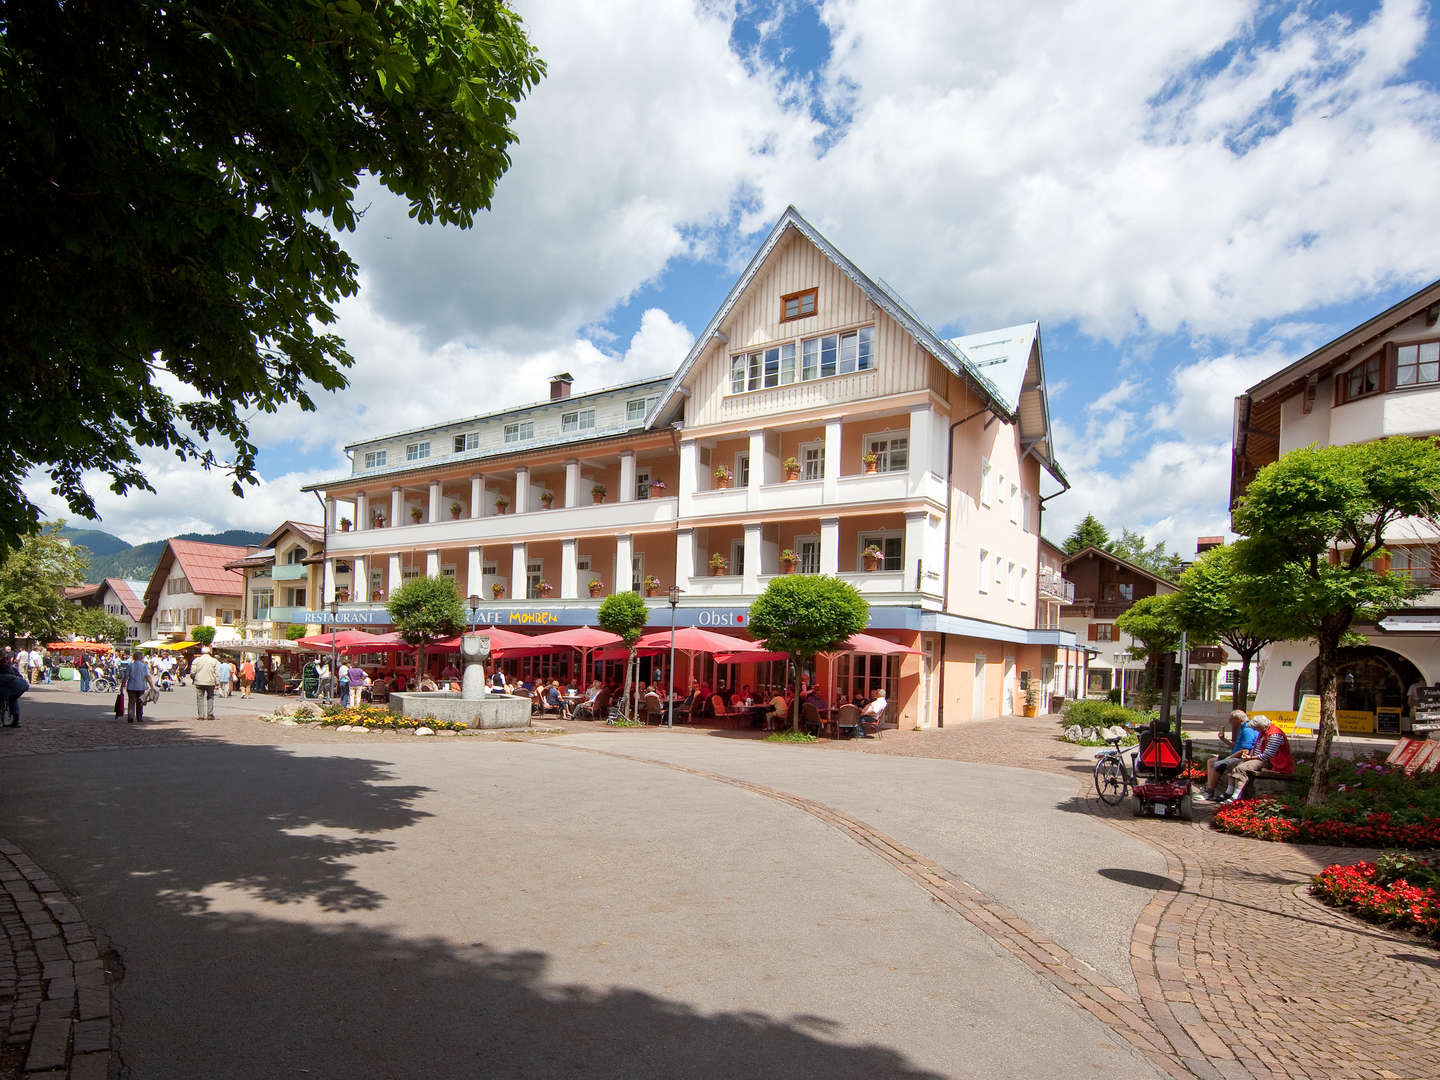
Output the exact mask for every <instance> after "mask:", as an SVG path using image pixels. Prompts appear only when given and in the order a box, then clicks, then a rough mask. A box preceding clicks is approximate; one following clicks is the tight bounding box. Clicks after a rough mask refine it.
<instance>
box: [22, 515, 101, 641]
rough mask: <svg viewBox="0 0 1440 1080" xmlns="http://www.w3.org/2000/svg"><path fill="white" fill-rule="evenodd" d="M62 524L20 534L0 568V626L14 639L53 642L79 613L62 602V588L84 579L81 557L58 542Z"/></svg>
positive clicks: (86, 563) (86, 564) (85, 561)
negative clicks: (15, 544)
mask: <svg viewBox="0 0 1440 1080" xmlns="http://www.w3.org/2000/svg"><path fill="white" fill-rule="evenodd" d="M64 525H65V523H64V522H63V521H57V522H54V523H52V524H51V525H49V526H47V527H46V528H45V529H44V531H42V532H37V533H32V534H31V535H29V536H26V537H25V538H24V539H23V540H22V541H21V543H20V546H19V547H17V548H15V549H14V550H13V551H11V552H10V553H9V554H8V555H7V556H6V557H5V561H4V563H3V564H0V627H3V629H4V632H5V633H6V634H7V635H9V638H10V644H11V645H14V644H15V640H16V638H27V637H28V638H35V639H37V640H39V641H42V642H45V641H54V640H55V639H56V638H58V637H60V636H61V635H62V634H65V633H67V632H68V631H69V630H70V628H71V627H72V626H74V625H75V619H76V617H77V616H78V615H79V614H80V609H79V608H77V607H76V606H75V605H74V604H72V603H71V602H70V601H69V600H66V599H65V589H66V587H67V586H73V585H79V584H80V583H82V582H83V581H84V580H85V571H86V570H87V569H88V568H89V565H90V563H89V560H88V559H86V558H85V553H84V552H83V551H82V550H80V549H78V548H75V547H72V546H71V545H70V543H69V542H68V541H66V540H63V539H61V537H60V530H61V529H62V528H63V527H64Z"/></svg>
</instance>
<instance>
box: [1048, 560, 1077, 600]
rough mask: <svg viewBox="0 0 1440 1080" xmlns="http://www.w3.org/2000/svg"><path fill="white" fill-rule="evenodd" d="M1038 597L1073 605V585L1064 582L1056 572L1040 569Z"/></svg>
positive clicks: (1071, 582)
mask: <svg viewBox="0 0 1440 1080" xmlns="http://www.w3.org/2000/svg"><path fill="white" fill-rule="evenodd" d="M1040 597H1041V599H1043V600H1059V601H1060V602H1061V603H1062V604H1073V603H1075V583H1074V582H1073V581H1066V580H1065V579H1064V578H1063V577H1061V576H1060V574H1059V572H1058V571H1055V570H1050V569H1047V568H1043V567H1042V568H1041V570H1040Z"/></svg>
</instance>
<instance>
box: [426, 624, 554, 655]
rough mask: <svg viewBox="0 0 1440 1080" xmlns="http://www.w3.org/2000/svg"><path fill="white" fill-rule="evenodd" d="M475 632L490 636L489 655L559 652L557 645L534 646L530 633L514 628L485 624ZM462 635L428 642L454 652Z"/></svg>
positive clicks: (432, 646) (533, 638)
mask: <svg viewBox="0 0 1440 1080" xmlns="http://www.w3.org/2000/svg"><path fill="white" fill-rule="evenodd" d="M474 633H477V634H487V635H489V637H490V655H491V656H494V657H502V656H534V655H538V654H540V653H548V652H559V651H560V646H558V645H541V646H539V647H537V646H536V644H535V642H536V638H535V637H532V636H531V635H530V634H517V633H516V632H515V631H514V630H501V629H500V628H499V627H498V626H487V627H484V628H482V629H477V630H475V631H474ZM462 636H463V635H460V634H457V635H456V636H455V637H453V638H446V639H445V640H444V641H436V642H432V643H431V644H430V648H432V649H440V650H442V651H444V650H446V649H448V650H450V651H451V652H454V651H456V650H458V649H459V648H460V638H461V637H462Z"/></svg>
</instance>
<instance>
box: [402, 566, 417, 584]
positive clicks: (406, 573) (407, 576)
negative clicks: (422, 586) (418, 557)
mask: <svg viewBox="0 0 1440 1080" xmlns="http://www.w3.org/2000/svg"><path fill="white" fill-rule="evenodd" d="M419 576H420V568H419V567H418V566H407V567H405V568H404V569H403V570H401V571H400V580H401V581H410V580H412V579H413V578H418V577H419Z"/></svg>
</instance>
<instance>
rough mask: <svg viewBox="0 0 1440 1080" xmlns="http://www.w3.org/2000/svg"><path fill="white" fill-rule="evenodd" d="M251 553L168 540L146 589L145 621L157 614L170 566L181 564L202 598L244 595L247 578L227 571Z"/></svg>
mask: <svg viewBox="0 0 1440 1080" xmlns="http://www.w3.org/2000/svg"><path fill="white" fill-rule="evenodd" d="M247 554H249V549H248V548H243V547H236V546H234V545H231V544H206V543H204V542H202V541H199V540H167V541H165V547H164V549H162V550H161V552H160V558H158V559H157V560H156V561H155V570H154V572H153V573H151V575H150V583H149V584H148V585H147V586H146V587H145V610H144V612H143V613H142V619H148V618H150V617H151V616H152V615H154V614H155V609H156V607H158V606H159V604H160V596H161V590H162V587H163V585H164V583H165V580H166V579H167V578H168V577H169V576H170V567H171V566H172V565H174V564H175V563H177V562H178V563H179V564H180V570H181V572H182V573H183V574H184V575H185V579H186V580H187V581H189V582H190V589H191V591H192V592H195V593H197V594H199V595H202V596H235V597H239V596H243V595H244V594H245V579H244V578H243V577H241V575H240V574H238V573H236V572H235V571H234V570H226V569H225V564H226V563H227V562H233V561H234V560H236V559H243V558H244V557H245V556H246V555H247Z"/></svg>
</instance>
